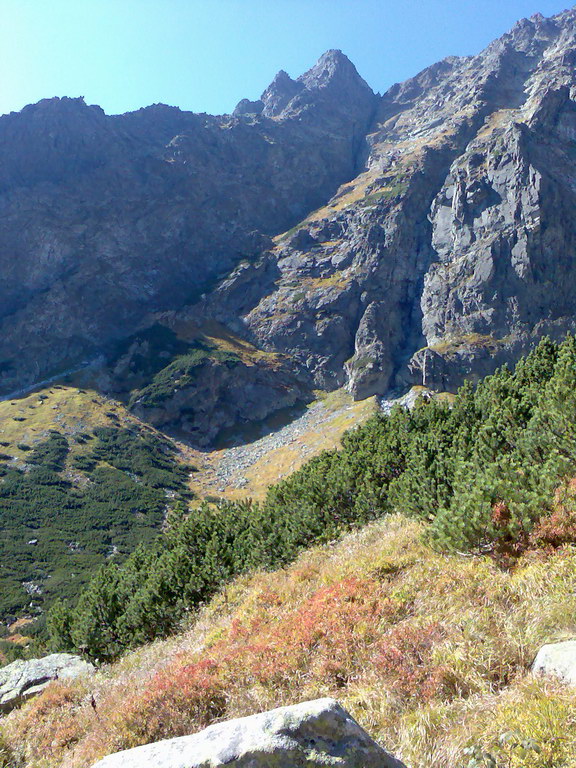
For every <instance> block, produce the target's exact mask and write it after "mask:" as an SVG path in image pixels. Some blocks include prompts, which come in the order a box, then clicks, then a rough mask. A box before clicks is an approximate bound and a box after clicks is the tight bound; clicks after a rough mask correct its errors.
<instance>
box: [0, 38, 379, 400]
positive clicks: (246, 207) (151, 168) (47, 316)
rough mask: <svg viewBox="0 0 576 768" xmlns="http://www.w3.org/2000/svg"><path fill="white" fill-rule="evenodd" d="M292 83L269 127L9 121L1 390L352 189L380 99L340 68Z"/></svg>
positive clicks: (152, 113) (48, 114)
mask: <svg viewBox="0 0 576 768" xmlns="http://www.w3.org/2000/svg"><path fill="white" fill-rule="evenodd" d="M275 82H276V81H275ZM298 82H299V85H298V98H297V99H293V100H292V101H290V103H287V104H286V105H285V108H284V109H280V107H279V106H278V105H276V107H275V108H272V106H271V102H270V104H269V105H268V107H267V108H266V109H265V110H264V113H268V112H270V115H271V116H268V115H267V114H264V113H263V114H261V115H255V114H248V115H243V114H241V115H239V116H231V115H225V116H221V117H212V116H209V115H197V114H192V113H186V112H181V111H180V110H179V109H176V108H173V107H167V106H165V105H155V106H152V107H148V108H147V109H142V110H139V111H138V112H134V113H130V114H126V115H116V116H107V115H105V114H104V112H103V111H102V110H101V109H100V108H99V107H95V106H87V105H86V104H85V103H84V101H83V100H82V99H67V98H63V99H46V100H44V101H41V102H39V103H38V104H34V105H31V106H28V107H26V108H25V109H23V110H22V111H21V112H20V113H11V114H9V115H5V116H3V117H0V158H1V163H0V165H1V166H2V168H1V171H0V205H1V207H2V212H3V213H2V221H3V226H2V231H1V232H0V271H1V274H2V286H1V287H0V387H1V388H2V389H3V390H4V391H9V390H13V389H17V388H18V387H21V386H24V385H26V384H28V383H30V382H32V381H33V380H35V379H44V378H48V377H49V376H51V375H53V373H54V372H57V371H58V370H64V369H69V368H70V367H72V366H73V364H74V363H76V364H78V365H79V364H81V362H82V361H85V360H90V359H92V358H94V357H97V356H98V355H100V354H101V353H102V352H103V351H106V350H107V347H108V346H109V345H110V343H112V342H114V341H115V340H117V339H119V338H124V337H126V336H128V335H130V334H131V333H133V332H134V331H135V330H137V329H138V328H142V327H145V326H146V324H147V323H149V322H152V321H151V320H150V317H151V314H152V313H156V312H161V311H166V310H175V309H179V308H181V307H183V306H185V305H191V304H193V303H194V302H195V301H197V300H198V298H199V297H200V296H201V295H202V294H203V293H205V292H206V291H208V290H210V288H211V287H212V286H213V285H214V284H215V282H217V281H218V280H219V279H222V277H223V276H225V275H227V274H228V273H229V272H230V270H231V269H232V268H233V267H234V266H235V265H237V264H238V263H239V262H241V261H242V260H248V261H249V260H251V259H253V258H255V257H256V256H257V255H258V254H259V253H261V252H262V251H263V250H264V249H265V248H266V247H267V246H269V245H270V240H269V238H268V236H269V235H275V234H277V233H279V232H282V231H283V230H285V229H287V228H288V227H291V226H293V225H294V224H296V223H297V222H298V221H299V220H300V219H302V217H303V216H305V215H306V214H307V213H308V212H309V211H310V210H312V209H314V208H316V207H318V206H319V205H321V204H322V203H324V202H325V201H326V199H328V198H329V197H330V196H331V195H332V194H333V193H334V192H335V191H336V190H337V188H338V186H339V185H340V184H341V183H342V182H344V181H347V180H349V179H350V178H351V177H353V176H354V174H355V172H356V168H357V157H358V153H359V151H360V144H361V143H362V142H363V141H364V137H365V133H366V130H367V128H368V125H369V123H370V120H371V118H372V114H373V111H374V108H375V105H376V97H375V96H374V94H373V93H372V91H371V90H370V88H369V87H368V86H367V85H366V83H365V82H364V81H363V80H362V79H361V78H360V76H359V75H358V73H357V72H356V70H355V69H354V67H353V65H352V64H351V63H350V62H349V61H348V60H347V59H346V57H344V56H343V55H342V54H338V55H336V54H335V53H330V54H327V56H326V57H323V59H321V62H319V64H318V65H317V66H316V67H314V68H313V69H311V70H310V72H309V73H307V74H306V75H305V76H303V78H301V79H300V80H299V81H298ZM275 87H276V86H274V85H273V86H271V87H270V89H268V90H269V91H270V92H272V91H273V90H274V88H275ZM270 98H272V97H270ZM346 104H350V106H351V107H352V108H353V112H349V111H348V109H347V108H346ZM272 115H273V116H272Z"/></svg>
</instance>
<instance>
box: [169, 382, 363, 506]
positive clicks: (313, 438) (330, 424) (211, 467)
mask: <svg viewBox="0 0 576 768" xmlns="http://www.w3.org/2000/svg"><path fill="white" fill-rule="evenodd" d="M319 394H320V393H319ZM320 396H321V400H322V404H323V407H324V412H325V413H324V416H322V422H321V424H314V425H313V426H312V427H311V428H310V429H308V430H307V431H305V432H304V433H302V434H300V435H298V436H297V437H295V438H293V439H291V440H290V441H289V442H287V443H286V444H284V445H281V446H279V447H276V448H272V449H271V450H269V451H267V452H266V453H265V454H264V455H263V456H262V457H260V458H258V459H257V460H256V461H255V462H254V463H253V464H252V465H251V466H250V467H248V468H247V469H245V470H242V471H241V472H238V476H240V475H241V476H242V477H243V478H245V479H246V482H245V483H244V484H243V485H242V487H234V484H233V482H231V483H228V484H227V485H226V487H225V489H224V490H220V488H221V483H220V480H219V475H218V466H219V464H220V463H221V462H222V460H223V459H224V457H225V455H226V449H221V450H215V451H209V452H201V451H193V450H190V449H186V448H185V447H184V446H182V450H183V451H185V452H187V455H188V456H189V460H190V461H191V463H193V464H194V465H195V466H197V467H198V469H199V472H198V473H196V474H194V475H193V476H192V490H194V492H195V493H196V494H197V495H198V496H199V497H200V498H204V497H206V496H219V497H221V498H224V499H230V500H235V499H244V498H246V497H250V498H253V499H258V500H260V499H263V498H264V496H265V495H266V491H267V490H268V488H269V487H270V486H271V485H272V484H273V483H275V482H277V481H278V480H280V479H282V478H283V477H286V476H287V475H289V474H291V473H292V472H295V471H296V470H297V469H299V468H300V467H301V466H302V465H303V464H304V462H305V461H307V460H308V459H310V458H311V457H312V456H315V455H317V454H318V453H320V452H321V451H325V450H332V449H334V448H338V447H339V446H340V441H341V439H342V435H343V434H344V432H346V431H347V430H349V429H352V428H353V427H356V426H358V425H359V424H362V423H363V422H365V421H366V420H367V419H369V418H370V416H372V415H373V414H374V413H376V411H377V410H378V403H377V401H376V398H375V397H370V398H367V399H366V400H361V401H358V402H354V401H353V399H352V397H351V396H350V395H348V394H347V393H345V392H344V391H343V390H337V391H336V392H332V393H330V394H328V395H325V394H321V395H320ZM236 479H238V478H236Z"/></svg>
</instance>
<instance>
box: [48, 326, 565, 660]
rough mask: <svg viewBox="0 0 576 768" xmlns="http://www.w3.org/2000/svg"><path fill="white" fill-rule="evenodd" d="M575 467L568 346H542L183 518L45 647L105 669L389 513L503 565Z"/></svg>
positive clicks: (71, 612)
mask: <svg viewBox="0 0 576 768" xmlns="http://www.w3.org/2000/svg"><path fill="white" fill-rule="evenodd" d="M575 470H576V342H575V340H574V338H573V337H567V338H566V340H565V341H564V342H563V343H561V344H556V343H553V342H552V341H550V340H549V339H544V340H542V341H541V342H540V344H539V345H538V346H537V348H536V349H535V350H534V351H533V352H532V353H531V354H530V355H528V356H527V357H526V358H524V359H523V360H521V361H520V362H519V363H518V364H517V366H516V368H515V370H514V371H510V370H509V369H508V368H507V367H503V368H501V369H499V370H498V371H497V372H496V373H495V374H494V375H492V376H488V377H486V378H485V379H484V380H483V381H481V382H480V384H479V385H478V386H477V387H476V388H473V387H472V386H471V385H469V384H467V385H465V386H464V387H462V388H461V389H460V391H459V392H458V394H457V396H456V398H455V401H454V402H453V403H452V404H451V405H447V404H445V403H440V402H437V401H432V402H424V401H422V402H420V403H419V404H418V405H417V406H416V407H415V408H414V409H413V410H412V411H408V410H406V409H404V408H401V407H396V408H395V409H394V410H393V411H392V412H391V413H390V414H389V415H382V416H377V417H374V418H373V419H371V420H370V421H369V422H367V423H366V424H365V425H364V426H363V427H361V428H359V429H356V430H354V431H352V432H349V433H348V434H346V435H345V436H344V439H343V443H342V449H341V450H338V451H326V452H324V453H322V454H321V455H319V456H317V457H315V458H314V459H312V460H311V461H309V462H308V463H307V464H306V465H305V466H304V467H302V469H300V470H299V471H298V472H296V473H294V474H293V475H292V476H291V477H289V478H287V479H285V480H283V481H282V482H280V483H278V484H277V485H275V486H273V487H272V488H271V489H270V491H269V492H268V495H267V497H266V499H265V501H264V502H263V503H262V504H256V503H252V502H251V501H245V502H235V503H222V504H220V505H217V506H216V507H214V506H210V505H207V504H203V505H201V506H200V507H199V508H198V509H196V510H194V511H192V512H191V513H190V514H188V515H185V514H184V513H183V512H182V514H181V518H182V519H181V520H179V521H177V522H175V523H174V524H173V525H172V526H170V527H169V528H168V530H167V531H166V532H165V533H164V534H163V535H162V536H161V537H160V538H159V539H158V540H157V541H156V542H155V543H154V544H153V545H152V546H151V547H150V546H148V547H146V548H140V549H138V550H137V551H136V552H135V553H134V554H133V555H132V556H131V557H129V558H128V560H127V561H126V563H125V564H124V565H121V566H117V565H114V564H110V565H107V566H105V567H104V568H103V569H102V570H101V571H100V572H99V574H98V575H97V576H96V578H95V579H94V580H93V581H92V583H91V584H90V586H89V587H88V589H87V590H86V591H85V592H84V593H83V594H82V595H81V597H80V599H79V601H78V603H77V605H76V606H75V607H67V606H65V605H64V604H58V605H57V606H55V608H54V610H53V612H52V615H51V617H50V622H49V623H50V627H51V631H52V638H53V644H54V645H55V647H64V648H81V649H83V650H84V651H85V652H86V653H87V654H88V655H90V656H92V657H97V658H100V659H103V660H108V659H112V658H114V657H116V656H117V655H118V654H119V653H121V652H122V651H123V650H125V649H127V648H129V647H131V646H134V645H138V644H141V643H144V642H147V641H150V640H152V639H154V638H156V637H159V636H160V637H161V636H166V635H168V634H170V633H171V632H173V631H174V630H175V629H176V628H177V627H178V626H179V624H180V622H181V621H182V619H183V617H184V616H186V615H187V613H188V612H189V611H191V610H194V609H196V608H197V607H198V606H199V605H200V604H202V603H204V602H205V601H207V600H208V599H209V598H210V597H211V596H212V595H213V594H214V593H215V592H216V591H217V590H219V589H220V588H221V587H222V585H223V584H225V583H227V582H228V581H230V580H231V579H232V578H234V577H235V576H236V575H238V574H242V573H244V572H246V571H250V570H253V569H256V568H276V567H279V566H283V565H285V564H287V563H289V562H291V561H292V560H294V559H295V558H296V556H297V555H298V554H299V552H301V551H302V550H303V549H305V548H307V547H309V546H312V545H315V544H321V543H324V542H328V541H331V540H334V539H336V538H338V537H339V536H340V535H341V534H342V533H343V532H344V531H346V530H349V529H351V528H353V527H357V526H362V525H364V524H366V523H367V522H369V521H371V520H374V519H376V518H380V517H382V516H384V515H387V514H389V513H391V512H400V513H403V514H405V515H407V516H410V517H413V518H416V519H418V520H420V521H422V522H424V523H425V524H426V525H425V531H426V533H425V536H426V539H427V541H428V543H429V544H431V545H432V546H433V547H434V548H435V549H438V550H440V551H447V552H450V551H452V552H458V551H462V552H467V553H488V554H491V555H492V556H493V557H494V558H495V559H496V560H497V561H498V562H499V563H501V564H504V565H507V564H509V563H510V562H512V561H513V560H514V558H516V557H518V555H520V554H521V553H522V552H523V551H524V550H525V549H526V548H527V547H528V546H530V545H533V543H534V539H533V536H532V534H533V531H534V529H535V527H537V526H540V527H541V521H542V520H543V519H545V518H546V517H549V516H550V514H551V512H552V509H553V504H554V498H555V492H556V491H557V489H558V486H559V484H561V483H563V482H564V480H565V479H567V478H569V477H570V476H571V474H573V473H574V472H575ZM556 495H557V494H556ZM563 530H564V533H565V531H566V530H567V528H566V526H564V529H563ZM531 536H532V538H531Z"/></svg>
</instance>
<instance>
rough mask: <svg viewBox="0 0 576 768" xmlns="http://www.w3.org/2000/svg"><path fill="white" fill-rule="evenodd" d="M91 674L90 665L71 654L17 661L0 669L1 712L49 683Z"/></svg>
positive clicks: (9, 708)
mask: <svg viewBox="0 0 576 768" xmlns="http://www.w3.org/2000/svg"><path fill="white" fill-rule="evenodd" d="M93 671H94V667H93V666H92V664H90V663H88V662H87V661H84V659H81V658H80V656H74V655H73V654H71V653H53V654H51V655H50V656H45V657H44V658H42V659H30V660H28V661H22V660H20V659H19V660H17V661H13V662H12V663H11V664H8V665H7V666H6V667H3V668H2V669H0V712H4V713H5V712H10V710H12V709H14V708H15V707H18V706H20V704H22V703H23V702H24V701H25V700H26V699H29V698H30V697H31V696H35V695H36V694H37V693H40V691H42V690H43V689H44V688H45V687H46V686H47V685H48V683H50V682H51V681H52V680H57V679H70V678H73V677H78V676H79V675H87V674H90V673H91V672H93Z"/></svg>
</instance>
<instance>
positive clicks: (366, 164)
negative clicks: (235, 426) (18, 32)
mask: <svg viewBox="0 0 576 768" xmlns="http://www.w3.org/2000/svg"><path fill="white" fill-rule="evenodd" d="M575 64H576V10H575V9H571V10H567V11H565V12H563V13H561V14H558V15H556V16H554V17H551V18H549V19H546V18H544V17H542V16H540V15H535V16H533V17H531V18H530V19H526V20H523V21H521V22H519V23H518V24H517V25H515V26H514V27H513V29H512V30H511V31H510V32H508V33H506V34H505V35H503V36H502V37H501V38H500V39H499V40H497V41H495V42H494V43H492V44H491V45H490V46H488V47H487V48H486V49H485V50H484V51H482V52H480V53H479V54H477V55H475V56H470V57H461V58H460V57H448V58H446V59H444V60H443V61H441V62H438V63H437V64H433V65H432V66H430V67H428V68H427V69H425V70H424V71H423V72H420V73H419V74H417V75H416V76H415V77H413V78H411V79H410V80H408V81H406V82H404V83H400V84H397V85H395V86H393V87H392V88H390V89H389V90H388V91H387V92H386V93H385V94H384V95H383V96H382V97H380V96H376V95H375V94H374V93H373V92H372V90H371V89H370V87H369V86H368V85H367V84H366V83H365V81H364V80H363V79H362V78H361V77H360V75H359V74H358V72H357V70H356V68H355V67H354V65H353V64H352V62H350V60H349V59H348V58H347V57H346V56H345V55H344V54H343V53H342V52H341V51H339V50H330V51H327V52H326V53H324V54H323V55H322V56H321V57H320V59H319V60H318V61H317V62H316V64H314V66H312V67H311V68H310V69H309V70H308V71H307V72H305V73H304V74H302V75H300V76H299V77H297V78H296V79H294V78H292V77H290V75H289V74H287V73H286V72H284V71H280V72H279V73H278V74H277V75H276V77H275V78H274V80H273V81H272V83H271V84H270V86H269V87H268V88H267V89H266V90H265V91H264V93H263V94H262V97H261V99H259V100H257V101H249V100H243V101H242V102H241V103H240V104H239V105H238V107H237V109H236V110H235V112H234V115H233V116H229V115H228V116H226V115H225V116H219V117H212V116H210V115H194V114H193V113H187V112H181V111H180V110H176V109H173V108H169V107H161V106H158V107H152V108H148V109H145V110H139V111H137V112H134V113H130V114H127V115H116V116H106V115H104V113H102V112H101V111H99V110H98V108H95V107H88V106H86V105H84V104H83V102H77V101H76V100H70V101H67V100H61V101H56V102H53V103H52V102H49V103H46V104H45V103H44V102H41V103H40V104H39V105H36V106H35V107H31V108H27V109H26V110H23V111H22V112H21V113H19V114H16V115H11V116H7V117H5V118H3V119H2V120H0V169H1V170H0V195H1V200H0V205H2V210H3V227H2V229H0V268H1V269H2V277H3V283H2V287H1V288H0V386H1V387H3V389H4V391H10V390H12V389H16V388H17V387H18V386H19V385H22V384H29V383H31V381H32V380H34V379H39V378H43V377H45V376H48V375H49V374H50V373H52V371H54V370H58V369H59V367H60V368H63V367H64V368H69V367H70V366H71V365H74V363H75V361H76V362H81V361H84V360H87V359H92V358H96V357H98V356H101V355H102V354H105V355H106V354H110V353H109V350H110V349H111V347H112V346H113V345H114V343H116V342H117V340H118V339H119V338H121V337H127V336H128V337H129V336H130V335H131V334H134V333H135V331H136V329H142V328H143V327H147V326H148V325H152V324H153V323H154V322H155V320H154V318H156V317H158V316H162V317H165V316H166V313H173V315H171V317H172V320H171V322H176V320H174V313H175V315H178V316H179V315H180V313H184V314H185V315H186V317H187V318H188V321H187V322H188V323H191V322H192V320H191V318H193V319H194V323H196V324H201V323H212V322H218V323H221V324H223V325H224V326H225V327H226V328H228V329H229V330H230V332H233V333H235V334H238V335H239V336H240V337H242V338H243V339H244V340H245V341H246V342H247V343H250V344H252V345H254V346H255V347H256V348H257V349H259V350H260V351H261V352H262V354H263V355H268V354H271V355H283V356H284V357H283V358H282V360H283V361H284V362H283V365H284V363H285V364H286V365H288V366H289V367H291V368H292V370H293V372H294V374H295V376H296V378H297V379H298V382H299V383H298V387H300V388H301V389H300V390H299V391H301V392H305V391H306V390H307V389H308V390H310V389H313V388H318V387H322V388H325V389H330V388H333V387H337V386H343V385H345V386H347V387H348V388H349V389H350V390H351V391H352V392H353V393H354V394H355V395H356V396H357V397H363V396H365V395H370V394H374V393H376V394H384V393H385V392H386V391H387V390H388V389H390V388H391V387H392V388H394V387H396V388H402V387H406V386H408V385H410V384H414V383H416V384H422V383H425V384H427V385H432V384H433V385H434V386H438V387H442V388H453V387H454V386H456V385H457V384H458V383H459V382H460V381H461V380H462V379H463V378H464V377H465V376H469V375H472V376H475V375H478V374H479V373H485V372H487V371H489V370H491V369H492V368H493V367H494V365H496V364H497V363H498V362H501V361H502V360H513V359H515V358H516V357H517V356H518V355H519V354H520V353H521V352H522V351H524V350H525V349H526V348H527V347H528V346H529V345H530V344H531V343H532V342H533V341H534V339H536V338H538V336H539V335H541V334H542V333H552V334H556V335H559V334H561V333H564V332H565V331H566V330H569V329H571V328H573V327H576V313H575V312H574V306H576V288H574V286H576V256H575V255H574V254H576V228H575V227H574V226H573V223H572V222H573V221H575V220H576V216H575V214H576V197H575V194H574V188H575V182H574V178H576V160H575V159H574V149H573V140H574V136H576V117H575V115H576V100H575V97H574V94H575V93H576V75H575V74H574V73H575ZM66 110H68V112H67V116H66V118H65V119H62V120H61V121H60V122H59V121H58V120H57V119H54V120H52V118H51V119H50V120H48V119H46V120H44V119H42V120H40V119H37V118H38V116H39V115H42V114H44V113H45V114H46V115H48V114H50V115H51V114H52V113H54V114H55V115H56V114H61V113H62V114H63V112H64V111H66ZM47 126H49V129H48V128H47ZM282 233H285V234H284V236H283V235H282ZM273 238H275V239H274V240H273ZM167 359H168V358H167ZM262 359H264V358H262ZM124 362H125V363H126V365H127V366H128V367H129V365H130V361H129V360H128V361H124ZM132 362H134V361H132ZM134 364H136V363H134ZM123 365H124V363H123ZM167 365H168V363H167ZM122 370H126V369H125V368H122ZM279 370H280V368H279ZM118 371H120V368H115V369H114V370H113V371H111V372H110V371H108V372H107V373H106V374H105V375H103V376H102V379H101V380H102V381H103V382H105V386H106V387H108V388H109V390H110V391H114V387H120V388H121V387H122V386H127V385H126V383H125V382H124V383H122V384H119V383H118V380H119V379H120V378H121V376H120V374H119V373H118ZM282 371H283V372H282V374H281V375H279V379H278V387H280V390H282V385H281V382H280V379H282V381H286V373H285V371H286V369H285V368H282ZM268 373H269V371H268V372H267V374H266V376H264V379H262V378H258V377H259V376H260V369H259V368H258V366H254V369H253V370H252V372H251V374H250V371H249V372H248V373H247V374H246V375H247V377H248V378H247V379H246V380H243V381H242V386H241V388H240V391H237V392H235V394H234V398H233V399H234V403H235V411H234V413H228V414H227V416H226V417H225V420H226V419H228V421H229V422H230V421H233V420H234V419H235V418H237V417H238V415H239V414H240V413H241V414H242V418H243V419H244V418H249V413H250V409H252V410H253V411H254V412H256V411H257V412H258V414H259V415H260V416H261V415H262V412H263V411H265V410H266V408H269V409H272V408H274V407H276V406H277V405H278V404H279V403H283V404H285V403H286V402H287V399H288V400H289V398H290V396H291V395H290V393H287V390H286V388H284V390H282V392H281V393H280V394H279V390H275V391H274V393H273V394H272V390H273V389H274V387H272V388H270V387H271V384H270V382H271V379H270V378H269V377H268ZM249 374H250V375H253V376H254V381H253V382H250V381H248V379H249ZM128 378H129V377H128ZM264 380H265V381H264ZM256 382H257V383H256ZM141 385H142V382H140V381H139V386H141ZM293 391H295V389H294V388H293ZM255 392H257V393H258V394H257V395H255V394H254V393H255ZM292 394H293V392H292ZM220 395H221V393H220V392H219V390H218V386H217V385H216V384H215V383H214V382H212V383H208V382H207V381H205V382H203V384H202V395H201V396H200V395H199V394H198V390H194V389H193V390H191V391H190V392H188V394H186V395H184V394H182V393H181V392H180V390H179V389H178V386H175V388H174V392H172V394H171V396H170V398H168V400H169V404H168V405H166V404H164V405H162V407H161V408H157V409H156V410H154V412H153V413H152V412H151V413H150V414H148V416H149V418H151V419H154V420H155V422H156V423H161V422H162V420H169V421H171V422H173V423H179V421H180V419H181V414H182V412H187V410H186V409H192V411H194V413H195V414H200V413H201V414H202V418H200V416H199V415H196V416H186V417H185V419H186V422H187V423H188V424H193V425H194V427H193V429H194V430H197V431H198V430H201V429H203V428H206V425H207V423H208V422H209V420H210V419H211V418H212V417H213V414H214V410H211V409H214V408H216V407H220V406H219V405H217V404H218V403H219V402H221V400H222V398H221V397H220ZM197 403H201V404H202V407H201V408H197V407H196V405H197ZM192 404H194V407H193V405H192ZM236 405H238V407H237V408H236ZM182 418H183V417H182ZM223 418H224V417H223ZM200 423H201V426H199V424H200ZM191 429H192V427H191Z"/></svg>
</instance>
